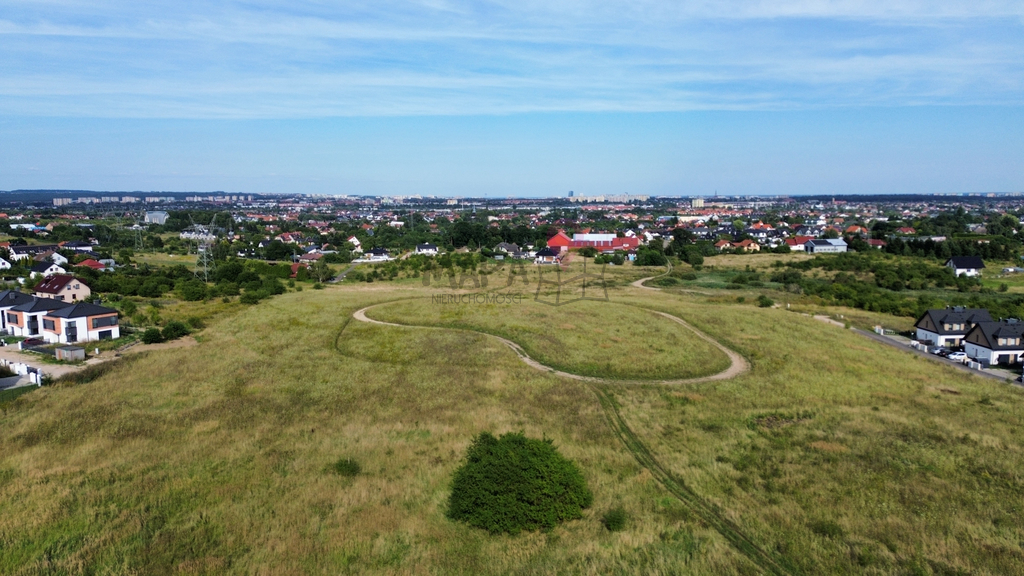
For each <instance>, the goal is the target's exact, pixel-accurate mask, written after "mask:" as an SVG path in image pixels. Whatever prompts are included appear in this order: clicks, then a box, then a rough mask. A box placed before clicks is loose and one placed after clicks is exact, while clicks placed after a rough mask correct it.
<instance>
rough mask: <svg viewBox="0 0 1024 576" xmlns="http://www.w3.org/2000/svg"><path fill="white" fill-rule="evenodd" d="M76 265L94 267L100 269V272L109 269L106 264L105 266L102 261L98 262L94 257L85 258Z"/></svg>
mask: <svg viewBox="0 0 1024 576" xmlns="http://www.w3.org/2000/svg"><path fill="white" fill-rule="evenodd" d="M75 266H85V267H86V268H92V269H93V270H99V271H100V272H102V271H104V270H106V269H107V267H106V266H104V265H103V264H101V263H100V262H97V261H96V260H93V259H92V258H86V259H85V260H82V261H81V262H79V263H78V264H75Z"/></svg>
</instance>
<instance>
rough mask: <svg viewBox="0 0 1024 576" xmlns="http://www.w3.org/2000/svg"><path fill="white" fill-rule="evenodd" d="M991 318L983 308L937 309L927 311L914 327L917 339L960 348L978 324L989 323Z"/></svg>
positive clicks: (957, 307)
mask: <svg viewBox="0 0 1024 576" xmlns="http://www.w3.org/2000/svg"><path fill="white" fill-rule="evenodd" d="M991 321H992V316H990V315H989V313H988V310H985V309H984V308H964V307H963V306H954V307H953V308H938V309H934V310H927V311H925V313H924V314H922V315H921V317H920V318H918V319H917V322H915V323H914V327H915V328H916V329H917V339H918V340H920V341H921V342H929V343H931V344H934V345H935V346H946V347H954V346H960V344H961V342H962V341H963V339H964V337H965V336H966V335H967V333H968V332H970V330H971V329H972V328H974V326H975V325H977V324H978V323H979V322H991Z"/></svg>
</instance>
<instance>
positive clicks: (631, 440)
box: [352, 276, 800, 576]
mask: <svg viewBox="0 0 1024 576" xmlns="http://www.w3.org/2000/svg"><path fill="white" fill-rule="evenodd" d="M654 278H657V276H654ZM646 280H650V278H644V279H642V280H637V281H636V282H634V283H633V285H634V286H637V287H639V288H644V289H647V290H657V288H648V287H647V286H643V282H644V281H646ZM390 303H391V302H382V303H380V304H374V305H372V306H367V307H365V308H361V309H359V310H356V311H355V312H353V313H352V317H353V318H355V319H356V320H358V321H360V322H368V323H370V324H379V325H382V326H395V327H399V328H434V329H442V330H459V331H463V332H475V333H478V334H484V335H487V336H490V337H492V338H496V339H498V340H499V341H501V342H502V343H504V344H505V345H506V346H508V347H509V348H511V349H512V351H513V352H515V353H516V355H517V356H519V359H520V360H522V361H523V362H524V363H526V364H527V365H529V366H531V367H533V368H536V369H537V370H541V371H544V372H548V373H552V374H556V375H558V376H563V377H565V378H572V379H574V380H581V381H584V382H586V383H587V384H588V385H589V386H590V388H591V389H592V390H593V391H594V393H595V394H596V395H597V398H598V402H599V403H600V405H601V408H602V409H603V410H604V413H605V417H606V418H607V420H608V425H609V426H610V427H611V429H612V431H613V432H614V433H615V435H616V436H618V438H619V440H620V441H621V442H622V443H623V445H624V446H625V447H626V450H627V451H629V453H630V454H632V455H633V457H634V458H636V460H637V462H638V463H639V464H640V465H641V466H643V467H644V468H646V469H648V470H649V471H650V472H651V474H652V475H653V476H654V477H655V478H656V479H657V480H658V482H659V483H660V484H661V485H662V486H664V487H665V489H666V490H668V492H669V493H671V494H672V495H673V496H675V497H676V498H678V499H679V501H680V502H682V503H683V504H684V505H685V506H687V507H688V508H689V509H690V510H692V511H693V512H694V513H695V514H696V515H697V516H698V517H700V518H701V519H702V520H703V521H704V522H705V523H707V525H708V526H710V527H712V528H714V529H715V530H716V531H718V533H719V534H721V535H722V536H723V537H724V538H725V539H726V541H728V542H729V543H730V544H731V545H732V546H733V547H734V548H735V549H736V550H737V551H738V552H740V553H741V554H743V555H744V556H746V557H747V558H748V559H749V560H751V561H752V562H753V563H754V564H756V565H757V566H758V567H759V568H760V569H761V571H762V572H763V573H765V574H776V575H779V576H783V575H793V576H796V575H799V574H800V571H799V570H798V569H797V568H795V567H794V566H793V565H792V564H790V563H789V562H788V561H787V559H785V558H780V557H778V556H776V555H775V554H773V553H772V552H770V551H768V550H765V549H764V548H762V547H761V546H759V545H758V544H757V542H756V541H755V540H754V539H753V538H752V537H750V536H749V535H747V534H746V533H745V531H744V530H743V528H742V527H741V526H739V525H738V524H736V522H734V521H733V520H731V519H730V518H729V516H728V515H727V514H726V513H725V512H724V511H723V510H721V509H720V507H719V506H718V505H716V504H713V503H711V502H709V501H707V500H705V499H704V498H703V497H701V496H700V495H699V494H697V493H696V492H694V490H693V489H692V488H690V487H689V486H688V485H687V484H686V482H685V481H684V480H683V479H682V478H679V477H678V476H676V475H675V474H673V473H672V472H671V471H670V470H669V469H668V468H667V467H665V466H664V465H662V464H661V463H660V462H659V461H658V460H657V458H656V457H655V456H654V454H653V453H652V452H651V451H650V449H648V448H647V446H646V445H644V443H643V441H641V440H640V438H639V437H638V436H637V435H636V434H635V433H634V432H633V430H632V429H630V427H629V425H628V424H627V423H626V420H625V419H624V418H623V417H622V414H621V413H620V412H619V404H618V402H617V401H616V400H615V397H614V395H613V394H612V392H611V387H610V386H613V385H615V384H623V383H630V382H636V381H630V380H613V379H609V378H596V377H593V376H581V375H579V374H571V373H568V372H563V371H561V370H555V369H554V368H551V367H549V366H545V365H544V364H541V363H540V362H537V361H536V360H534V359H533V358H531V357H530V356H529V355H527V354H526V352H525V351H524V350H523V349H522V347H520V346H519V345H518V344H516V343H515V342H512V341H511V340H508V339H506V338H502V337H500V336H495V335H493V334H487V333H486V332H478V331H476V330H467V329H462V328H446V327H443V326H418V325H411V324H396V323H393V322H384V321H381V320H374V319H372V318H368V317H367V316H366V311H367V310H369V309H370V308H373V307H375V306H383V305H385V304H390ZM645 310H646V308H645ZM649 311H650V312H654V313H655V314H660V315H661V316H664V317H665V318H667V319H669V320H671V321H673V322H676V323H678V324H680V325H682V326H685V327H686V328H687V329H689V330H691V331H693V333H694V334H696V335H697V336H699V337H700V338H703V339H704V340H706V341H707V342H710V343H711V344H713V345H714V346H715V347H716V348H718V349H719V350H721V351H722V352H724V353H725V354H726V356H728V357H729V360H730V365H729V368H727V369H726V370H724V371H722V372H719V373H718V374H712V375H711V376H704V377H701V378H687V379H679V380H661V381H644V382H645V383H659V384H689V383H695V382H708V381H712V380H727V379H729V378H735V377H736V376H739V375H740V374H742V373H744V372H746V371H748V370H749V369H750V364H748V363H747V361H746V359H745V358H743V357H742V356H740V355H739V354H738V353H736V352H734V351H733V350H730V349H729V348H727V347H725V346H724V345H723V344H721V343H720V342H718V341H717V340H715V339H713V338H711V337H710V336H708V335H707V334H704V333H703V332H701V331H700V330H697V329H696V328H694V327H693V326H691V325H689V324H688V323H686V321H684V320H683V319H682V318H677V317H676V316H673V315H671V314H666V313H665V312H658V311H655V310H649Z"/></svg>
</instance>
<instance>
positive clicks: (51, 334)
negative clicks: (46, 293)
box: [0, 284, 121, 344]
mask: <svg viewBox="0 0 1024 576" xmlns="http://www.w3.org/2000/svg"><path fill="white" fill-rule="evenodd" d="M73 289H74V288H73V284H72V290H73ZM0 330H2V331H3V332H4V333H6V334H10V335H11V336H22V337H25V338H40V339H42V340H44V341H46V342H48V343H51V344H70V343H73V342H91V341H94V340H110V339H114V338H120V337H121V330H120V326H119V325H118V319H117V310H114V309H113V308H106V307H104V306H100V305H98V304H91V303H89V302H79V301H72V300H71V298H70V294H69V295H68V298H67V299H66V300H60V299H58V298H57V297H47V298H40V297H38V296H33V295H31V294H25V293H23V292H19V291H17V290H4V291H0Z"/></svg>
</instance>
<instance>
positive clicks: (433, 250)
mask: <svg viewBox="0 0 1024 576" xmlns="http://www.w3.org/2000/svg"><path fill="white" fill-rule="evenodd" d="M416 253H417V254H428V255H431V256H433V255H436V254H437V246H435V245H433V244H429V243H428V244H417V245H416Z"/></svg>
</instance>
